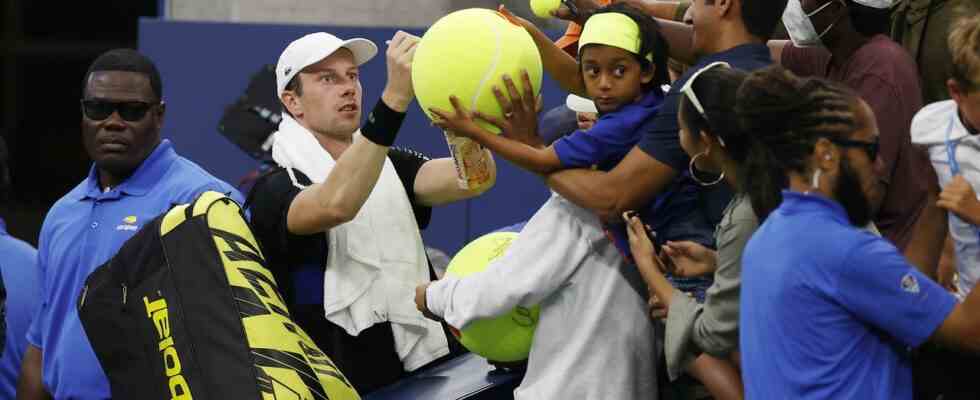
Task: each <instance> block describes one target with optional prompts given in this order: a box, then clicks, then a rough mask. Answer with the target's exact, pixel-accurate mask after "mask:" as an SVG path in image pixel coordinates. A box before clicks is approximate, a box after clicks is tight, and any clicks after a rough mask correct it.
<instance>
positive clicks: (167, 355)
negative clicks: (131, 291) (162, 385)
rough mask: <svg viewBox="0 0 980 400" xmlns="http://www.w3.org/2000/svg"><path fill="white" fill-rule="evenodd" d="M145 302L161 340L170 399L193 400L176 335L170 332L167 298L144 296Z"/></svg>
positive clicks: (160, 346) (148, 315) (147, 311)
mask: <svg viewBox="0 0 980 400" xmlns="http://www.w3.org/2000/svg"><path fill="white" fill-rule="evenodd" d="M143 304H145V305H146V317H147V318H149V319H150V320H151V321H152V322H153V327H154V328H156V331H157V337H158V338H159V340H160V341H159V343H158V346H157V349H158V350H159V351H160V354H161V356H162V357H163V369H164V372H165V373H166V374H167V378H168V385H167V386H168V387H169V388H170V399H171V400H192V399H193V398H194V397H193V396H192V395H191V389H190V387H188V386H187V380H186V379H184V375H182V374H181V368H180V357H179V356H178V355H177V348H176V347H174V337H173V335H171V333H170V314H169V311H168V309H167V299H164V298H160V299H157V300H154V301H152V302H151V301H150V299H149V298H147V297H143Z"/></svg>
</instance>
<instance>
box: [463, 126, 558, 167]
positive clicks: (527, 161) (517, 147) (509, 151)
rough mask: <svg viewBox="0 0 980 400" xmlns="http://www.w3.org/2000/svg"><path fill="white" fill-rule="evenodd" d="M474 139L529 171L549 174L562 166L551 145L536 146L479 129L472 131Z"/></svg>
mask: <svg viewBox="0 0 980 400" xmlns="http://www.w3.org/2000/svg"><path fill="white" fill-rule="evenodd" d="M471 137H472V139H473V140H474V141H476V142H477V143H480V144H481V145H483V147H486V148H488V149H490V151H492V152H493V153H494V154H497V155H499V156H501V157H503V158H504V159H505V160H507V161H510V162H512V163H514V164H517V166H519V167H521V168H524V169H526V170H528V171H531V172H534V173H538V174H547V173H550V172H552V171H555V170H557V169H559V168H561V162H559V160H558V156H557V155H555V154H554V152H555V151H554V149H552V148H551V147H545V148H536V147H531V146H529V145H527V144H524V143H521V142H518V141H516V140H513V139H508V138H505V137H503V136H501V135H495V134H493V133H490V132H487V131H484V130H482V129H481V130H479V131H476V132H473V133H472V136H471ZM549 153H551V154H549Z"/></svg>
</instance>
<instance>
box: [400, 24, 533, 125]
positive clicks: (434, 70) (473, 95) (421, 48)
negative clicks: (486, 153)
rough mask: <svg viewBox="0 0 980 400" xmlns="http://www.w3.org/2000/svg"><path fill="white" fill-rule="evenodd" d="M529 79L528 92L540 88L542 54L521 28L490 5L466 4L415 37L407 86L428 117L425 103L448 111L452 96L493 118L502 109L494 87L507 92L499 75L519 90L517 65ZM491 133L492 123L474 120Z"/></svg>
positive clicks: (520, 83)
mask: <svg viewBox="0 0 980 400" xmlns="http://www.w3.org/2000/svg"><path fill="white" fill-rule="evenodd" d="M522 69H526V70H527V72H528V75H529V76H530V78H531V86H532V87H533V93H534V95H535V96H537V94H538V91H539V90H540V89H541V55H540V54H538V48H537V47H536V46H535V45H534V40H532V39H531V35H530V34H528V33H527V31H526V30H524V28H522V27H519V26H517V25H514V24H512V23H510V22H509V21H507V20H506V19H505V18H504V17H503V16H501V15H500V14H499V13H497V12H496V11H493V10H488V9H482V8H470V9H465V10H460V11H456V12H453V13H451V14H449V15H446V16H444V17H442V18H440V19H439V20H438V21H436V23H435V24H433V25H432V26H431V27H430V28H429V30H428V31H426V32H425V35H423V36H422V40H421V41H420V42H419V44H418V47H417V48H416V50H415V58H414V61H413V62H412V85H413V86H414V88H415V97H416V98H417V99H418V101H419V105H420V106H421V107H422V111H424V112H425V113H426V115H428V116H429V118H432V115H431V114H430V113H429V108H430V107H435V108H439V109H443V110H448V111H450V112H451V111H452V110H453V106H452V104H451V103H450V102H449V96H450V95H455V96H456V97H458V98H459V99H460V102H461V103H462V104H463V106H465V107H466V108H467V109H468V110H470V111H474V110H479V111H480V112H482V113H484V114H487V115H492V116H495V117H498V118H501V117H503V111H502V110H501V108H500V105H499V104H498V103H497V99H496V97H494V94H493V86H494V85H496V86H497V87H499V88H500V89H501V90H502V91H503V93H504V95H505V96H506V95H507V89H506V86H504V81H503V78H502V77H503V75H504V74H508V75H510V77H511V79H512V80H513V81H514V84H515V86H517V88H518V90H519V91H520V92H521V94H522V95H523V90H524V89H523V88H524V84H523V79H522V78H521V70H522ZM479 123H480V124H481V126H483V127H484V128H486V129H488V130H490V131H491V132H495V133H499V130H498V129H497V128H496V127H493V126H492V125H489V124H485V123H483V122H482V121H479Z"/></svg>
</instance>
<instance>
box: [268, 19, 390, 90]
mask: <svg viewBox="0 0 980 400" xmlns="http://www.w3.org/2000/svg"><path fill="white" fill-rule="evenodd" d="M341 47H343V48H345V49H348V50H350V52H351V53H354V63H355V64H357V65H361V64H364V63H366V62H368V61H369V60H371V59H372V58H374V56H375V55H376V54H378V46H375V45H374V42H371V41H370V40H367V39H361V38H354V39H350V40H341V39H340V38H338V37H336V36H334V35H331V34H329V33H326V32H317V33H311V34H309V35H306V36H303V37H301V38H299V39H296V40H294V41H293V42H292V43H290V44H289V46H286V50H283V51H282V54H280V55H279V63H278V64H276V95H277V96H278V97H282V92H283V91H284V90H286V85H288V84H289V81H290V80H292V79H293V77H294V76H296V75H297V74H299V71H301V70H302V69H303V68H306V67H308V66H310V65H313V64H316V63H318V62H320V60H323V59H324V58H327V57H329V56H330V55H331V54H333V53H334V52H335V51H337V49H340V48H341Z"/></svg>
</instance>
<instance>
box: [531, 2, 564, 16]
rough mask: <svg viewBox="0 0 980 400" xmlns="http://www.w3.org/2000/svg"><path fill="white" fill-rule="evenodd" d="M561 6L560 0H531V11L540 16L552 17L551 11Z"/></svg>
mask: <svg viewBox="0 0 980 400" xmlns="http://www.w3.org/2000/svg"><path fill="white" fill-rule="evenodd" d="M559 7H561V0H531V11H533V12H534V15H537V16H538V17H541V18H552V16H551V12H552V11H555V10H557V9H558V8H559Z"/></svg>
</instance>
